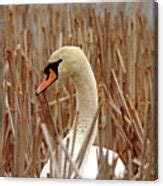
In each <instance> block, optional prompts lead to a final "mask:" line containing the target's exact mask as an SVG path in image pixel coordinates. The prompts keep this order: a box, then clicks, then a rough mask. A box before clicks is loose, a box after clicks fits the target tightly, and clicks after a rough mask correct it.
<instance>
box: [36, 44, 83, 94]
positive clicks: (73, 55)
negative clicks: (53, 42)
mask: <svg viewBox="0 0 163 186" xmlns="http://www.w3.org/2000/svg"><path fill="white" fill-rule="evenodd" d="M85 59H86V56H85V54H84V52H83V51H82V50H81V49H80V48H79V47H75V46H64V47H62V48H60V49H58V50H57V51H55V52H54V53H52V54H51V56H50V57H49V59H48V64H47V66H46V67H45V68H44V74H45V77H44V79H43V81H42V83H41V84H40V85H39V87H38V88H37V90H36V94H37V95H38V94H40V93H42V92H44V91H45V90H46V89H47V88H48V87H49V86H50V85H52V84H53V83H54V82H55V81H57V80H60V79H63V78H67V77H68V76H73V75H74V74H78V73H79V72H80V71H81V68H82V69H83V67H84V64H85V63H84V61H86V60H85Z"/></svg>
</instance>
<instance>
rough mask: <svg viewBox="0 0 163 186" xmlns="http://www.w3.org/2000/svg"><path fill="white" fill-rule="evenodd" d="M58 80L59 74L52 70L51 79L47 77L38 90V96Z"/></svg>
mask: <svg viewBox="0 0 163 186" xmlns="http://www.w3.org/2000/svg"><path fill="white" fill-rule="evenodd" d="M56 79H57V74H56V73H55V72H54V71H53V70H52V69H50V74H49V77H48V78H47V77H45V78H44V79H43V81H42V83H41V84H40V85H39V87H38V88H37V90H36V94H37V95H39V94H40V93H42V92H44V91H45V90H46V89H47V88H48V87H49V86H50V85H51V84H52V83H53V82H54V81H55V80H56Z"/></svg>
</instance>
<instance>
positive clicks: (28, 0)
mask: <svg viewBox="0 0 163 186" xmlns="http://www.w3.org/2000/svg"><path fill="white" fill-rule="evenodd" d="M131 1H132V2H151V1H152V2H153V0H47V1H46V0H0V4H1V5H6V4H54V3H68V2H69V3H92V2H131Z"/></svg>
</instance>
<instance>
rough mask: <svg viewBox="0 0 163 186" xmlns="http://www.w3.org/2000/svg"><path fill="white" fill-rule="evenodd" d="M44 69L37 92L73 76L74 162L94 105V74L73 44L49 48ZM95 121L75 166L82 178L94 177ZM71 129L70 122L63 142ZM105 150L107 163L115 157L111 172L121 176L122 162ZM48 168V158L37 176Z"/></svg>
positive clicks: (118, 176) (93, 110)
mask: <svg viewBox="0 0 163 186" xmlns="http://www.w3.org/2000/svg"><path fill="white" fill-rule="evenodd" d="M44 73H45V78H44V80H43V81H42V83H41V84H40V85H39V86H38V88H37V90H36V93H37V94H38V95H39V94H41V93H42V92H44V91H45V90H46V89H47V88H48V87H49V86H50V85H51V84H52V83H53V82H55V81H59V80H60V79H62V78H66V77H68V76H71V78H72V79H73V82H74V86H75V90H76V100H77V105H76V107H77V110H78V111H79V115H78V119H77V125H76V139H75V147H74V153H73V155H72V159H73V160H74V162H75V160H76V158H77V155H78V153H79V152H80V149H81V147H82V144H83V142H84V139H85V138H86V136H87V133H88V132H89V130H90V127H91V123H92V121H93V119H94V117H95V114H96V112H97V109H98V93H97V85H96V80H95V76H94V74H93V71H92V68H91V65H90V63H89V61H88V59H87V57H86V55H85V54H84V52H83V50H82V49H81V48H79V47H76V46H63V47H61V48H60V49H58V50H56V51H55V52H53V53H52V55H51V56H50V57H49V60H48V65H47V66H46V67H45V69H44ZM97 124H98V123H97V122H95V126H94V131H93V134H92V135H91V138H90V140H89V144H88V146H87V150H86V153H85V155H84V160H83V163H82V166H81V167H80V170H79V171H80V175H81V177H82V178H96V177H97V174H98V163H97V151H99V147H98V146H94V145H93V143H94V141H95V138H96V135H97V128H98V125H97ZM74 131H75V130H74V126H73V127H72V129H71V130H70V132H69V133H68V135H67V136H66V137H65V138H64V139H62V141H63V144H66V141H67V139H68V138H69V139H70V140H69V141H70V144H71V141H73V140H72V139H73V136H74ZM71 146H72V144H71ZM106 153H108V163H109V164H111V163H112V161H113V159H115V158H117V164H116V167H115V172H114V175H115V176H116V177H117V178H120V179H121V178H123V175H124V172H125V165H124V163H123V161H122V160H121V159H120V157H119V155H118V154H117V153H116V152H114V151H112V150H108V149H106V148H103V154H104V155H106ZM49 172H50V159H49V160H48V161H47V163H46V164H45V165H44V167H43V169H42V171H41V174H40V177H47V174H48V173H49Z"/></svg>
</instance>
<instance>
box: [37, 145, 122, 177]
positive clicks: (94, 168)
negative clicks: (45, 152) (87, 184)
mask: <svg viewBox="0 0 163 186" xmlns="http://www.w3.org/2000/svg"><path fill="white" fill-rule="evenodd" d="M98 151H99V147H98V146H95V145H92V146H91V148H90V151H89V154H88V156H87V163H86V164H85V165H84V170H83V173H82V178H86V179H95V178H96V177H97V175H98V163H97V152H98ZM102 151H103V155H104V156H106V155H107V153H108V159H107V162H108V163H109V165H111V164H112V161H113V160H114V159H116V158H118V159H117V164H116V167H115V169H114V175H115V177H116V178H118V179H122V178H123V175H124V171H125V166H124V164H123V162H122V160H121V159H120V158H119V156H118V154H117V153H116V152H114V151H112V150H108V149H106V148H104V147H103V148H102ZM49 172H50V159H49V160H48V161H47V163H46V164H45V166H44V167H43V169H42V171H41V174H40V177H42V178H47V175H48V174H49Z"/></svg>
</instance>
